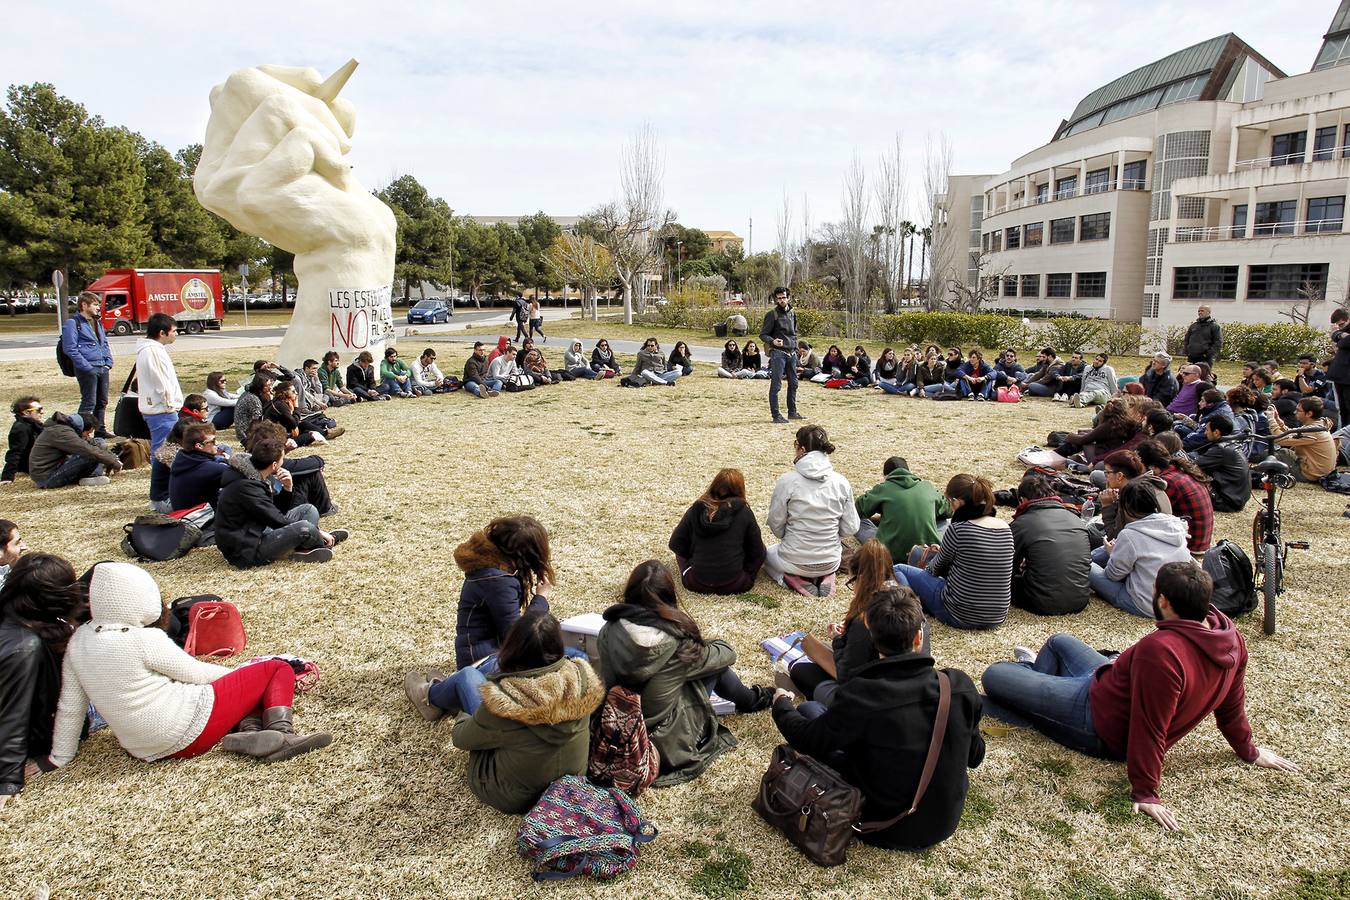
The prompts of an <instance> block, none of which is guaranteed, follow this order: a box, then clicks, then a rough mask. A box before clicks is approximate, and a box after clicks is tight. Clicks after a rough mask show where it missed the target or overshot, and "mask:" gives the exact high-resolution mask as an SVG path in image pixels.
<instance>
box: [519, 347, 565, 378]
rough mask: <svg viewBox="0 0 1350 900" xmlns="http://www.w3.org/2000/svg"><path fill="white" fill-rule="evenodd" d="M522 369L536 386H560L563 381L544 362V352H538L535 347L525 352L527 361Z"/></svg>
mask: <svg viewBox="0 0 1350 900" xmlns="http://www.w3.org/2000/svg"><path fill="white" fill-rule="evenodd" d="M526 343H528V341H527V342H526ZM521 368H523V369H524V371H525V373H526V374H527V375H529V376H530V380H531V381H533V382H534V383H535V384H536V385H542V384H558V383H559V382H560V381H561V380H562V379H560V378H559V377H558V373H556V372H554V371H552V370H550V369H549V367H548V363H547V362H545V360H544V354H543V351H540V350H536V349H535V348H533V347H531V348H530V349H528V350H526V351H525V359H524V362H523V363H522V365H521Z"/></svg>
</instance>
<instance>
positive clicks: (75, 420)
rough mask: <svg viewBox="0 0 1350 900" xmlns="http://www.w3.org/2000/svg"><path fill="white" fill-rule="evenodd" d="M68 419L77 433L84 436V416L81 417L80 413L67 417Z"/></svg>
mask: <svg viewBox="0 0 1350 900" xmlns="http://www.w3.org/2000/svg"><path fill="white" fill-rule="evenodd" d="M66 418H67V419H69V420H70V427H71V428H74V429H75V430H76V431H78V432H80V433H82V434H83V433H84V416H82V415H80V414H79V413H71V414H70V415H68V416H66Z"/></svg>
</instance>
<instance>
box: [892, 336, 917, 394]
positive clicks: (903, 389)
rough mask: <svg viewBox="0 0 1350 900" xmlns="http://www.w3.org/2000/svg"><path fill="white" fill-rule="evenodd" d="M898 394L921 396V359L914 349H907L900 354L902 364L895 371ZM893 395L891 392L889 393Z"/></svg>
mask: <svg viewBox="0 0 1350 900" xmlns="http://www.w3.org/2000/svg"><path fill="white" fill-rule="evenodd" d="M895 382H896V384H895V386H896V387H897V388H898V389H899V390H898V391H897V392H898V393H901V394H908V395H909V396H911V397H917V396H919V358H918V357H917V356H916V355H915V353H914V348H913V347H906V348H905V350H904V352H903V353H901V354H900V363H899V365H898V367H897V368H896V371H895ZM888 393H891V392H888Z"/></svg>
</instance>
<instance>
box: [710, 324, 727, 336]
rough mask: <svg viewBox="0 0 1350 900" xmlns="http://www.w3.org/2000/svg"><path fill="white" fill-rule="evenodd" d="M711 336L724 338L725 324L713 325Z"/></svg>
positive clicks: (725, 332) (725, 333) (725, 334)
mask: <svg viewBox="0 0 1350 900" xmlns="http://www.w3.org/2000/svg"><path fill="white" fill-rule="evenodd" d="M713 334H715V335H717V336H718V337H726V336H727V323H726V322H718V323H717V324H715V325H713Z"/></svg>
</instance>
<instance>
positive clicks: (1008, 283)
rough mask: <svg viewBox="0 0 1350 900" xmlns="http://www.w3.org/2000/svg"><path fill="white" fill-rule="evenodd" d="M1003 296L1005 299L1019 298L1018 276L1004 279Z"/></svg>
mask: <svg viewBox="0 0 1350 900" xmlns="http://www.w3.org/2000/svg"><path fill="white" fill-rule="evenodd" d="M1003 296H1005V297H1016V296H1017V276H1016V275H1007V276H1005V277H1004V279H1003Z"/></svg>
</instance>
